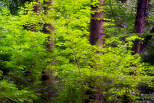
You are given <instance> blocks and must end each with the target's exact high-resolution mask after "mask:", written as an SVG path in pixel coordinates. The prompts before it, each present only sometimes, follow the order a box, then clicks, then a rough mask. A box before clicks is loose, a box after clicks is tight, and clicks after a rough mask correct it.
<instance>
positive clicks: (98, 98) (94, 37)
mask: <svg viewBox="0 0 154 103" xmlns="http://www.w3.org/2000/svg"><path fill="white" fill-rule="evenodd" d="M92 1H93V0H92ZM94 2H95V1H94ZM103 5H104V0H99V3H95V4H94V5H91V12H92V13H91V21H90V44H91V45H97V46H99V47H100V48H103V46H104V37H105V33H104V27H103V22H104V20H103V17H104V12H103V8H102V7H103ZM100 78H101V77H97V79H100ZM95 82H96V85H94V86H92V88H91V91H90V92H89V93H90V94H88V95H89V97H92V98H91V99H93V100H94V102H95V103H103V100H102V98H103V94H102V92H101V87H102V86H101V82H100V81H97V80H96V81H95ZM92 84H93V83H92ZM92 90H95V91H94V92H93V91H92ZM91 93H92V94H91ZM88 102H90V98H89V100H88V99H87V100H86V101H85V103H88Z"/></svg>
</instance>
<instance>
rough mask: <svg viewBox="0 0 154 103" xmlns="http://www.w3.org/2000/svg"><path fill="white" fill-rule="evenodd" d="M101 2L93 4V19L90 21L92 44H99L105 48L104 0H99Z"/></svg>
mask: <svg viewBox="0 0 154 103" xmlns="http://www.w3.org/2000/svg"><path fill="white" fill-rule="evenodd" d="M99 1H100V2H99V4H98V5H97V4H95V5H92V6H91V11H92V14H91V21H90V44H91V45H99V46H100V47H102V48H103V45H104V36H105V34H104V28H103V22H104V21H103V16H104V14H103V8H102V6H103V4H104V0H99Z"/></svg>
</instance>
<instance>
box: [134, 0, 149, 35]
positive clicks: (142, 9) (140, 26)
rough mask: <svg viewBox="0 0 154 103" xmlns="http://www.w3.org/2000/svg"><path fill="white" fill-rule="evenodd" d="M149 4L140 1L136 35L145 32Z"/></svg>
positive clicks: (142, 0)
mask: <svg viewBox="0 0 154 103" xmlns="http://www.w3.org/2000/svg"><path fill="white" fill-rule="evenodd" d="M147 4H148V0H138V6H137V14H136V21H135V33H143V32H144V25H145V19H146V17H147V15H146V10H147Z"/></svg>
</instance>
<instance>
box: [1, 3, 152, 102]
mask: <svg viewBox="0 0 154 103" xmlns="http://www.w3.org/2000/svg"><path fill="white" fill-rule="evenodd" d="M40 2H41V3H43V0H41V1H40ZM96 2H98V1H97V0H94V1H93V2H92V1H90V0H75V1H74V0H55V1H54V4H53V5H54V10H51V11H49V13H48V15H47V14H46V15H45V14H44V11H43V10H41V11H40V12H39V13H34V12H33V11H32V10H33V6H34V5H35V4H38V5H40V7H41V8H43V4H39V3H36V2H31V3H26V4H25V9H20V12H18V16H15V15H11V13H10V11H8V10H7V9H6V7H4V6H3V7H1V8H0V9H1V11H0V12H1V13H0V20H1V23H0V48H1V49H0V80H1V81H0V84H1V85H0V92H1V94H0V99H1V101H0V102H2V103H8V102H12V101H13V102H19V103H25V102H28V103H33V102H34V101H35V102H40V101H41V102H49V103H50V102H51V100H44V99H42V97H41V95H44V94H45V93H42V91H43V90H44V89H45V88H46V87H44V85H43V84H42V80H41V76H42V72H43V71H47V70H54V71H55V74H53V75H54V76H56V78H57V80H56V81H54V87H55V89H56V91H57V93H56V95H57V97H56V98H54V100H53V101H52V102H55V103H82V102H83V100H85V99H88V98H89V97H90V96H91V95H92V96H93V95H94V93H96V92H101V93H102V94H103V101H104V102H105V103H112V102H118V103H122V102H127V101H138V100H139V99H140V94H141V93H140V89H138V87H139V86H140V85H142V84H147V85H146V86H147V87H148V86H151V88H153V87H152V82H151V81H152V80H153V66H152V65H149V64H146V63H143V62H142V58H141V57H140V56H139V55H138V54H135V55H133V51H132V45H133V41H134V40H135V39H137V38H140V37H139V36H137V35H136V34H134V33H131V32H132V31H133V30H132V29H133V26H134V25H133V23H134V20H135V19H134V18H135V16H134V14H135V11H134V9H132V8H131V7H132V6H134V5H133V4H132V5H126V4H121V3H119V2H115V1H114V0H106V1H105V6H104V11H103V12H104V13H105V18H104V20H108V21H109V22H105V23H104V27H105V33H106V35H107V36H106V38H105V46H104V48H103V49H102V50H100V49H99V48H98V47H97V46H92V45H90V44H89V23H90V13H91V8H90V5H92V4H93V3H94V4H96ZM5 3H7V2H5ZM20 3H24V2H20ZM108 4H110V5H108ZM129 6H131V7H129ZM119 7H120V8H119ZM13 11H14V10H13ZM44 24H52V25H54V27H55V30H54V33H53V34H52V36H53V38H54V42H55V48H54V49H53V51H52V52H49V51H48V50H47V49H46V46H45V43H46V42H47V41H46V40H47V37H48V36H50V35H49V34H44V33H42V30H43V25H44ZM120 24H126V25H127V26H128V27H127V28H119V27H117V26H118V25H120ZM51 57H52V58H51ZM51 61H52V62H51ZM96 88H97V89H96ZM52 89H53V88H52ZM52 89H51V90H52ZM87 91H91V92H93V94H89V95H86V92H87ZM141 98H143V97H141ZM90 101H93V102H94V100H92V99H91V100H90Z"/></svg>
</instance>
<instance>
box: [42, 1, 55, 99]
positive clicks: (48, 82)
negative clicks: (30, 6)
mask: <svg viewBox="0 0 154 103" xmlns="http://www.w3.org/2000/svg"><path fill="white" fill-rule="evenodd" d="M52 3H53V0H48V1H47V0H45V1H44V7H43V9H44V14H45V15H48V13H49V12H50V10H51V9H52ZM42 31H43V33H44V34H48V35H49V36H48V37H47V44H46V48H47V49H48V50H49V51H50V52H51V51H52V50H53V48H54V41H53V35H52V34H53V31H54V26H53V25H52V24H49V23H47V22H46V23H45V24H44V26H43V30H42ZM51 59H53V58H51ZM49 63H50V64H51V65H53V64H54V61H53V60H51V61H50V62H49ZM54 72H55V71H54V70H47V71H43V72H42V83H43V85H44V86H45V89H44V93H45V94H46V98H47V99H50V100H52V99H55V96H56V92H55V89H54V82H55V76H54V75H53V74H54Z"/></svg>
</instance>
